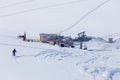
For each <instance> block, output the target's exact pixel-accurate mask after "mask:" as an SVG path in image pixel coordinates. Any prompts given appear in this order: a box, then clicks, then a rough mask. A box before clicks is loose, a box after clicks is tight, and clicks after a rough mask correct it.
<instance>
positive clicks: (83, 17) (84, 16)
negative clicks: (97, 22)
mask: <svg viewBox="0 0 120 80" xmlns="http://www.w3.org/2000/svg"><path fill="white" fill-rule="evenodd" d="M109 1H110V0H106V1H104V2H102V3H101V4H99V5H98V6H97V7H95V8H94V9H92V10H90V11H89V12H87V13H86V14H85V15H83V16H82V17H81V18H80V19H79V20H78V21H76V22H75V23H74V24H73V25H71V26H70V27H68V28H66V29H64V30H62V31H60V32H59V33H58V34H61V33H63V32H66V31H68V30H70V29H71V28H73V27H75V26H76V25H77V24H78V23H80V22H81V21H82V20H84V19H85V18H86V17H87V16H89V15H90V14H91V13H92V12H94V11H96V10H97V9H98V8H100V7H101V6H103V5H105V4H106V3H108V2H109Z"/></svg>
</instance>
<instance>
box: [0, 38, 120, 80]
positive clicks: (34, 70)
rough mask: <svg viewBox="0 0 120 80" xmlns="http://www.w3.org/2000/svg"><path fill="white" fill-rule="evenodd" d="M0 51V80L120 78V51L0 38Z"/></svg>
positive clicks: (109, 79) (98, 79) (115, 79)
mask: <svg viewBox="0 0 120 80" xmlns="http://www.w3.org/2000/svg"><path fill="white" fill-rule="evenodd" d="M101 43H102V42H101ZM102 44H103V45H104V43H102ZM13 48H16V50H17V54H16V55H17V57H12V49H13ZM0 52H1V53H0V75H2V76H0V80H119V78H120V77H119V76H120V67H119V66H120V49H114V48H113V49H111V50H103V51H96V50H95V51H94V50H93V51H84V50H80V49H73V48H61V47H58V46H57V45H56V46H52V45H49V44H43V43H30V42H22V41H21V40H19V39H17V38H15V37H9V38H8V37H0Z"/></svg>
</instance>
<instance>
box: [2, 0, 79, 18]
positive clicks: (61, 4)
mask: <svg viewBox="0 0 120 80" xmlns="http://www.w3.org/2000/svg"><path fill="white" fill-rule="evenodd" d="M79 2H81V0H77V1H71V2H66V3H60V4H55V5H49V6H45V7H38V8H33V9H28V10H24V11H20V12H16V13H12V14H6V15H1V16H0V18H3V17H9V16H14V15H17V14H22V13H27V12H32V11H36V10H40V9H47V8H53V7H58V6H63V5H69V4H75V3H79Z"/></svg>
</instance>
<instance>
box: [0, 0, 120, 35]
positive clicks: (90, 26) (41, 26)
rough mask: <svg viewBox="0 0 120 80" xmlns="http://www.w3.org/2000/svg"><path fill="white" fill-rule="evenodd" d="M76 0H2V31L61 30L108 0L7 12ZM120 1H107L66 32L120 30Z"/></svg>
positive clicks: (70, 33)
mask: <svg viewBox="0 0 120 80" xmlns="http://www.w3.org/2000/svg"><path fill="white" fill-rule="evenodd" d="M71 1H76V0H66V1H65V0H40V1H39V0H17V1H16V0H12V1H11V0H0V32H1V33H8V34H19V33H23V32H27V33H28V34H33V35H34V34H36V35H38V34H39V33H41V32H45V33H58V32H60V31H62V30H64V29H66V28H68V27H69V26H71V25H72V24H74V23H75V22H76V21H77V20H78V19H80V18H81V17H82V16H83V15H85V14H86V13H87V12H89V11H90V10H92V9H93V8H95V7H96V6H97V5H99V4H100V3H102V2H104V1H105V0H81V1H80V2H78V3H73V4H69V5H63V6H57V7H51V8H46V9H39V10H36V11H31V12H26V13H22V14H17V15H13V16H6V17H3V16H4V15H8V14H13V13H16V12H21V11H24V10H29V9H34V8H41V7H46V6H50V5H54V4H61V3H66V2H71ZM119 8H120V1H119V0H111V1H110V2H108V3H106V4H105V5H103V6H102V7H100V8H99V9H97V10H96V11H94V12H93V13H91V14H90V15H89V16H87V17H86V18H85V19H84V20H83V21H81V22H80V23H79V24H77V25H76V26H75V27H74V28H72V29H70V30H69V31H67V32H64V33H63V34H64V35H72V36H76V35H77V33H79V32H81V31H86V33H87V34H88V35H93V36H102V35H107V34H111V33H116V32H119V31H120V27H119V26H120V22H119V21H120V9H119Z"/></svg>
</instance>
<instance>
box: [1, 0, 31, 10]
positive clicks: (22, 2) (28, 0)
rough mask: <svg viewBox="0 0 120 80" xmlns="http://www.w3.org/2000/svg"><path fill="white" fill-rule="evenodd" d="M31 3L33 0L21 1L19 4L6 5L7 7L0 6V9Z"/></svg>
mask: <svg viewBox="0 0 120 80" xmlns="http://www.w3.org/2000/svg"><path fill="white" fill-rule="evenodd" d="M32 1H33V0H26V1H21V2H16V3H13V4H8V5H4V6H0V9H2V8H7V7H12V6H15V5H20V4H25V3H29V2H32Z"/></svg>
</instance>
